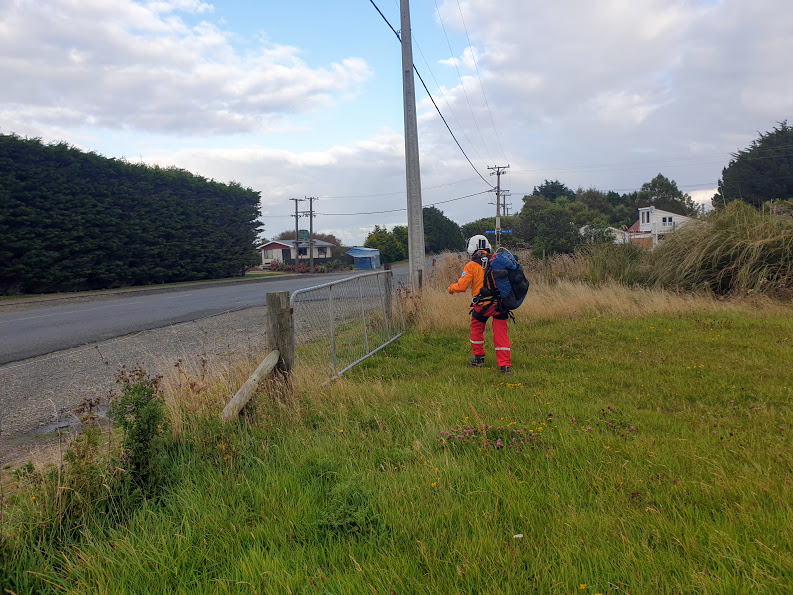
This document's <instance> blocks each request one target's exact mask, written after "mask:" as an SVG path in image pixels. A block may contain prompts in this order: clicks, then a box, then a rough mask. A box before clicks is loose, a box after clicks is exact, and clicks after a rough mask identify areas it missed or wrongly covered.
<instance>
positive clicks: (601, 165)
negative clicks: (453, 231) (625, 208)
mask: <svg viewBox="0 0 793 595" xmlns="http://www.w3.org/2000/svg"><path fill="white" fill-rule="evenodd" d="M376 3H377V5H378V6H379V7H380V10H381V11H382V12H383V14H384V15H385V17H386V18H387V19H388V20H389V21H390V22H391V24H392V25H393V26H394V28H395V29H399V7H398V1H397V0H376ZM411 13H412V20H413V35H414V62H415V64H416V66H417V67H418V69H419V72H420V73H421V75H422V77H423V78H424V81H425V82H426V84H427V86H428V88H429V90H430V93H432V96H433V97H434V98H435V101H436V103H437V104H438V106H439V107H440V110H441V112H442V113H443V115H444V117H445V118H446V120H447V122H448V124H449V126H450V127H451V129H452V131H453V132H454V134H455V136H456V137H457V140H458V141H459V143H460V145H461V146H462V148H463V150H464V151H465V153H466V154H467V155H468V157H469V158H470V160H471V162H472V163H473V166H472V165H471V164H469V163H468V161H467V160H466V158H465V156H464V155H463V153H462V152H461V150H460V149H459V148H458V147H457V145H456V144H455V142H454V140H453V139H452V137H451V136H450V134H449V132H448V131H447V129H446V127H445V126H444V124H443V122H442V121H441V119H440V117H439V116H438V114H437V112H436V111H435V108H434V107H433V106H432V103H431V102H430V100H429V98H428V96H427V94H426V93H425V92H424V90H423V88H422V87H421V83H420V82H419V81H418V80H417V81H416V87H417V102H418V105H419V145H420V150H421V167H422V171H421V181H422V187H423V191H422V198H423V204H424V205H425V206H427V205H430V204H437V206H438V208H440V209H441V210H443V211H444V212H445V213H446V214H447V215H448V216H449V217H451V218H452V219H454V220H455V221H457V222H458V223H466V222H468V221H472V220H474V219H477V218H479V217H484V216H489V215H491V214H493V213H494V211H495V207H494V206H493V205H491V204H489V203H490V202H492V200H493V196H492V194H479V193H482V192H485V191H486V190H488V188H489V186H488V184H487V183H486V182H485V181H484V180H483V179H482V178H484V179H485V180H487V182H494V181H495V178H494V177H491V176H489V175H488V173H489V172H488V169H487V167H488V166H494V165H509V166H510V169H509V170H508V171H509V174H508V175H507V176H505V177H503V178H502V183H503V186H504V187H506V188H508V189H509V190H511V192H512V197H511V201H512V205H513V207H514V209H515V210H519V209H520V206H521V200H520V198H521V196H522V195H523V194H526V193H529V192H531V190H532V188H533V187H534V186H535V185H537V184H540V183H542V181H543V180H544V179H546V178H547V179H551V180H553V179H559V180H560V181H562V182H564V183H565V184H567V185H568V186H570V187H572V188H577V187H579V186H581V187H585V188H588V187H595V188H599V189H601V190H611V189H613V190H617V191H620V192H624V191H628V190H633V189H637V188H638V187H640V186H641V184H642V183H644V182H647V181H649V180H650V179H651V178H653V177H654V176H655V175H656V174H658V173H659V172H660V173H663V174H664V175H666V176H667V177H670V178H672V179H674V180H675V181H676V182H677V183H678V185H679V187H680V188H681V189H683V190H685V191H687V192H689V193H691V194H692V196H694V197H695V199H698V200H709V196H710V195H712V193H713V190H714V189H715V187H716V181H717V180H718V178H719V176H720V172H721V168H722V167H724V166H725V165H726V164H727V162H728V161H729V154H730V153H731V152H734V151H736V150H738V149H741V148H744V147H746V146H747V145H748V144H749V143H750V142H751V141H752V140H753V139H754V138H756V136H757V133H758V132H759V131H766V130H769V129H771V128H772V127H773V126H774V125H775V124H776V123H777V122H779V121H781V120H784V119H791V120H793V75H791V74H790V68H789V60H790V56H793V18H791V17H793V9H791V6H790V0H751V1H750V0H686V1H682V0H681V1H676V0H600V1H598V2H592V1H591V0H555V1H553V2H548V1H547V0H544V1H542V2H539V1H535V0H499V1H498V2H496V1H495V0H413V1H412V3H411ZM400 60H401V54H400V47H399V43H398V41H397V39H396V37H395V36H394V34H393V33H392V31H391V30H390V29H389V28H388V25H386V23H385V22H384V21H383V19H382V18H381V17H380V15H379V14H378V13H377V11H376V10H375V9H374V7H373V6H372V4H371V2H370V1H369V0H333V1H328V0H291V1H290V2H282V1H278V2H276V1H275V0H258V1H255V0H222V1H221V0H215V1H207V2H202V1H201V0H162V1H151V2H148V1H144V0H140V1H133V0H0V132H2V133H11V132H14V133H17V134H19V135H23V136H36V137H40V138H42V139H44V140H45V141H48V142H49V141H58V140H65V141H67V142H69V143H71V144H73V145H75V146H78V147H80V148H82V149H86V150H93V151H96V152H97V153H100V154H103V155H106V156H108V157H124V158H126V159H128V160H130V161H141V160H142V161H144V162H147V163H157V164H160V165H165V166H177V167H180V168H184V169H187V170H190V171H193V172H195V173H198V174H201V175H204V176H206V177H208V178H213V179H216V180H219V181H223V182H227V181H232V180H234V181H237V182H240V183H241V184H243V185H244V186H249V187H251V188H253V189H255V190H258V191H260V192H261V194H262V213H263V221H264V222H265V225H266V235H268V236H272V235H274V234H276V233H278V232H279V231H283V230H286V229H294V220H293V218H291V217H290V213H293V212H294V203H292V202H290V201H289V199H290V198H293V197H303V196H318V197H320V200H319V201H318V202H316V203H315V207H316V210H317V212H318V213H321V214H320V215H318V216H317V217H316V219H315V229H316V230H318V231H323V232H328V233H335V234H336V235H338V236H339V237H341V238H342V239H343V240H345V241H346V242H347V243H351V244H352V243H360V242H362V241H363V239H364V238H365V236H366V233H367V231H368V230H370V229H371V228H372V227H373V226H374V225H375V224H380V225H387V226H389V227H390V226H392V225H396V224H402V223H404V222H405V221H406V215H405V212H404V211H400V210H399V209H403V208H404V207H405V202H406V199H405V174H404V140H403V122H402V87H401V64H400ZM480 175H481V177H480ZM468 195H475V196H470V197H468V198H460V197H464V196H468ZM458 198H460V200H455V199H458ZM306 204H307V203H306ZM301 208H302V206H301ZM377 211H393V212H386V213H375V212H377ZM358 213H373V214H358ZM301 227H307V219H301Z"/></svg>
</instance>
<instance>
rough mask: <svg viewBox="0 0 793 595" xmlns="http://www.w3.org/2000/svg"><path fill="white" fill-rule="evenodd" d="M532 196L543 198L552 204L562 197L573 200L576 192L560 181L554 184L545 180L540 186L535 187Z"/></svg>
mask: <svg viewBox="0 0 793 595" xmlns="http://www.w3.org/2000/svg"><path fill="white" fill-rule="evenodd" d="M531 195H532V196H542V197H544V198H545V199H546V200H548V201H550V202H556V201H557V200H558V199H559V198H562V197H567V199H568V200H573V199H574V198H575V191H574V190H572V189H570V188H568V187H567V186H565V185H564V184H562V183H561V182H560V181H559V180H554V181H553V182H549V181H548V180H545V181H544V182H543V183H542V184H540V185H539V186H535V187H534V190H533V191H532V193H531Z"/></svg>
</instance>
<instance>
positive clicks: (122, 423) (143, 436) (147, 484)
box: [110, 368, 165, 494]
mask: <svg viewBox="0 0 793 595" xmlns="http://www.w3.org/2000/svg"><path fill="white" fill-rule="evenodd" d="M116 381H117V382H118V383H119V384H121V385H122V388H121V395H120V396H119V397H117V398H116V399H115V400H113V401H112V402H111V404H110V417H111V418H112V419H113V421H114V423H115V425H117V426H118V427H120V428H121V429H122V431H123V433H124V437H123V440H122V443H121V446H122V459H121V462H122V466H123V467H124V468H125V469H126V471H127V473H128V474H129V476H130V478H131V479H132V480H133V481H134V482H135V483H136V484H137V485H138V486H139V487H140V488H141V490H143V492H144V493H145V494H152V493H155V492H156V491H158V490H159V488H160V487H161V485H162V483H163V482H162V480H163V472H162V447H163V435H164V432H165V420H164V415H163V399H162V392H161V391H160V387H159V383H160V377H154V378H151V377H150V376H149V375H148V374H147V373H146V371H145V370H143V369H142V368H134V369H132V370H127V369H126V368H122V369H121V371H120V372H119V373H118V375H117V378H116Z"/></svg>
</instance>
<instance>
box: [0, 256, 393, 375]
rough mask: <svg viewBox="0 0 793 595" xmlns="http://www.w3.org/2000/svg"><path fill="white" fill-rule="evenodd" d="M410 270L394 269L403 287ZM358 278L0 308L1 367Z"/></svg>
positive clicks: (324, 278)
mask: <svg viewBox="0 0 793 595" xmlns="http://www.w3.org/2000/svg"><path fill="white" fill-rule="evenodd" d="M406 269H407V268H406V267H399V268H398V269H395V277H396V279H397V282H399V281H400V280H403V279H401V278H402V277H404V276H405V273H406V272H407V270H406ZM354 274H356V273H352V272H350V271H348V272H345V273H338V274H325V275H315V276H308V275H300V276H296V277H289V278H285V279H278V278H272V279H266V280H259V281H250V282H244V283H237V284H233V285H201V286H196V287H190V288H189V289H187V288H185V287H179V288H175V289H174V290H173V291H167V292H160V291H158V292H157V293H148V292H130V293H119V294H102V295H96V296H91V297H86V298H81V299H80V300H75V299H63V300H52V301H48V302H38V303H30V304H24V305H14V304H11V305H10V306H9V305H4V306H2V307H0V337H1V339H0V365H3V364H7V363H10V362H16V361H20V360H24V359H28V358H31V357H36V356H39V355H44V354H48V353H52V352H55V351H60V350H63V349H70V348H72V347H78V346H80V345H85V344H87V343H94V342H97V341H105V340H107V339H112V338H115V337H120V336H124V335H127V334H130V333H135V332H139V331H143V330H149V329H155V328H160V327H164V326H169V325H172V324H177V323H180V322H186V321H190V320H197V319H201V318H207V317H209V316H214V315H216V314H220V313H223V312H233V311H237V310H242V309H245V308H254V307H257V306H264V305H265V304H266V298H265V295H266V294H267V293H268V292H271V291H295V290H297V289H301V288H305V287H311V286H314V285H319V284H321V283H327V282H330V281H333V280H338V279H343V278H345V277H349V276H351V275H354Z"/></svg>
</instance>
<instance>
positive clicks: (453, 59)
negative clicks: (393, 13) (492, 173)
mask: <svg viewBox="0 0 793 595" xmlns="http://www.w3.org/2000/svg"><path fill="white" fill-rule="evenodd" d="M435 12H436V13H437V14H438V21H440V23H441V29H442V30H443V36H444V37H445V38H446V45H447V46H448V47H449V54H450V56H451V59H452V62H453V63H454V69H455V70H456V71H457V78H459V79H460V88H462V90H463V96H465V101H466V103H467V104H468V111H470V112H471V119H472V120H473V122H474V126H475V127H476V131H477V132H478V133H479V139H480V140H481V141H482V146H483V147H484V148H485V153H487V157H488V159H490V161H491V162H492V161H493V158H492V157H491V156H490V151H489V150H488V148H487V143H486V142H485V137H483V136H482V131H481V130H480V129H479V123H478V122H477V121H476V116H475V115H474V108H473V107H471V100H470V99H469V98H468V91H466V90H465V82H463V75H462V74H461V73H460V67H459V66H458V65H457V58H455V57H454V50H453V49H452V43H451V42H450V41H449V35H448V34H447V33H446V25H445V24H444V23H443V17H442V16H441V10H440V8H438V0H435Z"/></svg>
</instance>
